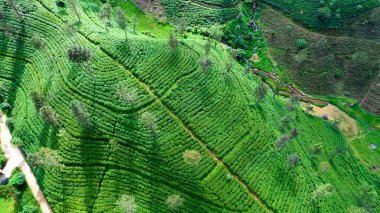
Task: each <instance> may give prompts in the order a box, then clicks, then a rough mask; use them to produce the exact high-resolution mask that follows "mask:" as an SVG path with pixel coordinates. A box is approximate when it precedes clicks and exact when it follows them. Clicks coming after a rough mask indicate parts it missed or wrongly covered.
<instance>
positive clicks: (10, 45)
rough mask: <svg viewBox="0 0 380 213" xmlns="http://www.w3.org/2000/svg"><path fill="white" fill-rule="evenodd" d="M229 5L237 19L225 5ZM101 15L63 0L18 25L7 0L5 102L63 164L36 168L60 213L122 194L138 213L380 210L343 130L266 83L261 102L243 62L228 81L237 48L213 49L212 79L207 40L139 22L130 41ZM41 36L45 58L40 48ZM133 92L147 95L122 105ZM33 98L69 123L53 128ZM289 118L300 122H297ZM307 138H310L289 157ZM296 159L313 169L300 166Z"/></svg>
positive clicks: (0, 51) (2, 42)
mask: <svg viewBox="0 0 380 213" xmlns="http://www.w3.org/2000/svg"><path fill="white" fill-rule="evenodd" d="M65 2H66V1H65ZM173 2H179V3H178V4H183V5H186V7H183V5H181V6H180V8H182V9H184V10H185V9H186V10H190V7H192V6H191V5H193V6H194V5H195V4H197V6H196V7H195V6H194V7H195V9H194V11H196V10H198V9H199V8H200V6H199V5H213V6H212V7H211V6H210V7H209V8H211V9H209V10H210V11H211V10H212V11H216V10H217V11H219V12H221V11H223V12H221V13H223V15H222V16H223V17H225V20H226V19H228V18H229V17H233V15H232V14H236V12H237V11H236V9H231V8H233V7H234V6H231V7H230V5H236V4H237V2H236V1H228V2H227V3H226V1H193V2H188V1H167V3H166V4H167V5H169V6H168V7H169V10H170V7H171V6H170V5H172V4H173ZM162 3H163V4H165V2H164V1H162ZM224 4H227V5H228V6H229V7H230V9H228V11H224V9H223V10H219V9H218V8H219V6H220V5H224ZM100 6H101V5H100V1H99V2H98V1H94V2H90V3H88V1H80V4H79V5H78V11H77V13H78V14H81V15H80V17H81V18H80V23H79V22H77V19H78V18H77V14H76V13H75V12H74V10H73V8H72V6H71V5H70V4H69V3H68V2H66V3H65V6H64V7H61V8H60V7H58V6H57V4H56V2H55V1H51V0H32V1H31V0H20V1H17V7H18V8H19V11H22V15H21V17H19V16H18V15H17V14H15V10H14V9H12V8H11V7H9V6H8V5H7V4H6V2H5V1H4V0H0V8H2V10H3V11H4V17H6V18H3V19H1V20H0V21H1V28H2V30H1V31H0V64H1V68H0V69H1V72H0V86H1V89H2V91H3V93H4V98H3V99H4V100H1V101H3V102H5V103H8V104H9V105H10V106H11V108H8V107H7V105H2V106H3V110H6V111H7V112H8V114H9V115H10V116H11V117H12V122H10V123H11V126H12V129H13V131H12V135H13V137H14V138H15V139H14V142H15V143H18V144H19V145H20V146H21V148H22V149H23V151H24V152H25V153H26V155H27V156H31V155H32V154H33V153H36V152H37V151H38V150H40V149H41V148H42V147H48V148H50V149H54V150H57V151H58V153H59V155H60V157H61V158H62V159H61V163H62V164H63V165H64V166H63V167H62V169H61V170H60V171H57V170H56V169H51V168H36V169H35V170H34V172H35V174H36V176H37V178H38V180H39V182H40V185H41V186H42V190H43V192H44V194H45V195H46V197H47V200H48V201H49V203H50V205H51V206H52V208H53V210H54V212H121V211H120V209H119V207H118V205H117V204H118V200H119V199H120V197H121V196H122V195H131V196H134V198H135V201H136V204H137V206H138V207H137V212H175V211H180V212H347V211H349V210H352V209H356V208H359V207H366V208H368V209H370V210H372V211H373V212H378V211H380V205H379V204H380V203H379V200H377V199H372V197H371V196H372V194H371V196H367V194H366V193H368V192H371V193H373V192H377V193H380V189H379V187H380V185H379V173H373V172H372V171H371V170H370V168H369V166H368V165H363V164H362V163H361V162H360V161H359V160H358V159H357V158H356V157H355V155H354V153H353V151H352V150H351V149H350V148H349V146H348V145H347V143H348V141H347V139H346V138H345V137H344V136H343V135H342V134H341V132H340V131H339V130H338V129H337V128H336V127H335V126H334V125H333V124H331V123H329V122H327V121H325V120H323V119H321V118H318V117H314V116H312V115H309V114H308V113H306V112H304V111H303V110H302V109H301V108H300V107H296V109H295V110H294V111H291V112H289V111H288V109H287V108H289V107H288V102H289V100H288V99H286V98H284V97H281V96H275V97H274V95H273V93H272V91H271V90H270V89H269V88H267V86H265V88H267V90H268V95H267V96H266V98H265V99H264V100H263V102H261V103H257V101H256V96H255V94H254V91H255V89H256V88H257V86H258V85H259V84H260V81H259V79H258V78H256V77H254V76H253V75H251V74H250V73H247V72H246V71H245V69H244V67H243V66H242V65H240V64H238V63H237V62H233V64H232V68H231V70H230V71H229V69H227V65H226V62H228V61H229V58H230V54H229V52H228V50H227V48H226V47H225V46H223V45H220V44H216V45H212V46H211V51H210V56H209V58H210V60H211V61H212V66H211V68H210V69H209V70H208V71H203V70H202V68H201V66H200V61H201V60H203V59H204V57H205V50H204V45H205V44H206V38H204V37H201V36H198V35H189V36H188V38H187V39H183V38H181V39H180V40H181V41H180V42H179V45H178V47H177V48H174V49H172V48H170V47H169V45H168V35H167V34H166V33H167V32H169V31H170V29H171V28H170V27H169V26H162V27H163V30H162V31H160V30H157V31H156V34H157V35H158V36H152V35H150V36H149V34H147V33H145V34H143V32H142V31H141V29H142V28H143V27H142V26H141V25H140V27H137V32H135V33H134V32H133V27H132V25H131V24H130V23H129V24H128V27H127V41H126V39H125V35H124V32H123V30H121V29H119V27H118V25H117V23H116V20H115V14H116V12H115V10H113V12H112V15H111V17H112V18H111V21H110V24H109V26H108V27H106V26H105V24H104V23H103V21H102V20H100V19H99V15H98V14H99V11H100V9H99V7H100ZM124 6H125V5H124ZM123 8H124V9H125V10H130V8H127V7H123ZM196 8H198V9H196ZM215 8H217V9H215ZM201 11H202V12H199V13H198V12H194V13H193V16H186V17H185V16H183V17H184V18H186V19H187V18H188V19H189V20H190V19H191V20H196V18H195V17H197V18H198V17H200V18H199V19H198V20H199V21H200V22H204V21H205V19H203V18H202V17H206V15H205V16H202V15H200V14H202V13H204V14H210V11H208V10H206V9H205V10H201ZM126 12H127V15H128V16H127V18H128V19H131V16H130V15H129V14H130V11H126ZM217 13H218V12H217ZM221 13H219V14H218V16H221ZM230 14H231V16H230ZM177 15H178V16H181V13H179V14H177ZM211 15H213V14H212V13H211ZM137 19H138V22H139V23H142V22H143V21H144V20H147V18H146V17H144V16H143V15H142V14H137ZM169 19H170V15H169ZM173 19H174V17H173ZM149 23H150V24H152V26H153V25H154V27H157V28H159V27H160V26H161V25H160V24H159V23H156V22H154V21H152V22H149ZM154 27H152V29H155V28H154ZM152 31H154V30H152ZM153 33H154V32H153ZM36 36H37V37H39V38H41V39H42V41H43V43H44V45H43V48H42V49H37V48H35V45H34V46H33V45H32V38H33V37H34V38H36ZM154 37H157V38H154ZM74 45H77V46H81V47H83V48H86V49H87V50H89V51H90V53H91V59H90V60H89V62H88V63H84V64H81V65H79V64H76V63H73V62H71V61H70V60H69V58H68V50H69V49H70V48H71V47H72V46H74ZM87 65H88V66H87ZM90 73H93V77H94V80H93V79H92V77H91V74H90ZM120 87H123V88H125V90H126V91H129V92H132V93H128V94H134V95H133V97H134V98H130V97H129V101H125V100H122V99H121V98H120V96H119V94H118V92H119V90H118V88H120ZM32 92H35V93H34V94H39V95H40V96H42V97H43V98H44V101H43V102H42V104H43V106H45V107H51V112H53V113H54V114H56V116H55V117H57V121H58V122H57V123H55V124H54V125H51V124H49V123H48V122H46V119H45V120H43V119H42V118H41V116H40V114H41V108H40V112H38V111H37V110H36V107H35V104H36V101H35V98H34V100H33V98H32V96H33V95H31V93H32ZM132 99H133V100H132ZM76 103H77V104H76ZM78 103H79V104H78ZM73 109H74V110H73ZM73 111H74V112H76V113H73ZM76 114H77V115H76ZM78 114H79V116H78ZM284 117H289V118H291V121H290V122H289V123H287V124H284V123H286V122H284ZM78 118H79V119H78ZM53 123H54V122H53ZM294 128H297V130H298V132H299V135H298V136H297V134H295V135H294V136H295V138H294V139H292V140H290V141H288V142H287V145H286V146H285V147H283V148H281V149H280V148H278V141H279V139H280V138H281V137H283V136H288V135H289V134H290V132H292V129H294ZM376 131H377V130H376ZM293 133H294V130H293ZM374 138H375V139H376V138H377V136H374ZM188 150H196V151H198V152H199V153H200V154H201V160H200V162H199V164H196V165H188V164H187V163H186V162H185V161H184V157H183V156H184V153H186V151H188ZM316 150H318V151H316ZM295 155H297V156H298V158H299V161H300V162H299V164H298V165H297V166H291V165H289V161H291V159H292V156H295ZM30 163H31V162H30ZM366 184H369V186H368V185H366ZM371 187H373V188H374V189H373V190H370V189H371ZM170 195H180V196H181V198H183V205H182V206H180V207H179V209H178V210H173V209H172V208H170V207H169V206H168V204H167V203H168V201H167V198H168V197H169V196H170ZM21 208H22V207H21Z"/></svg>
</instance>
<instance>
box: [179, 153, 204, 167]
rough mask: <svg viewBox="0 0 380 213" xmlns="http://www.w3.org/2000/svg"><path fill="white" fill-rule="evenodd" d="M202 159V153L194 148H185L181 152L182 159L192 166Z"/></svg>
mask: <svg viewBox="0 0 380 213" xmlns="http://www.w3.org/2000/svg"><path fill="white" fill-rule="evenodd" d="M201 159H202V155H201V154H200V153H199V152H198V151H196V150H186V151H185V152H184V153H183V160H184V161H185V163H186V164H188V165H191V166H194V165H196V164H198V163H199V162H200V161H201Z"/></svg>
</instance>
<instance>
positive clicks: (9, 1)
mask: <svg viewBox="0 0 380 213" xmlns="http://www.w3.org/2000/svg"><path fill="white" fill-rule="evenodd" d="M7 5H8V6H10V7H11V8H12V10H13V12H14V13H15V14H16V16H17V17H18V18H19V19H20V20H21V21H22V20H23V19H24V17H23V14H22V11H21V10H20V6H19V5H18V4H17V1H16V0H7Z"/></svg>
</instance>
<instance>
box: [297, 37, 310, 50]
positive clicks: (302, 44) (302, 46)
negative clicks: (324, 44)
mask: <svg viewBox="0 0 380 213" xmlns="http://www.w3.org/2000/svg"><path fill="white" fill-rule="evenodd" d="M306 45H307V42H306V40H305V39H304V38H300V39H297V41H296V46H297V48H298V49H305V48H306Z"/></svg>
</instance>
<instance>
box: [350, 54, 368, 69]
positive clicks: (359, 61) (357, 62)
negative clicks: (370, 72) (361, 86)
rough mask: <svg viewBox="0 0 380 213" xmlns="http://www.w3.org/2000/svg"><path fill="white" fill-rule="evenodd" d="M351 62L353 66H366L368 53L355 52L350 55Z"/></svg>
mask: <svg viewBox="0 0 380 213" xmlns="http://www.w3.org/2000/svg"><path fill="white" fill-rule="evenodd" d="M351 60H352V63H353V64H354V66H366V65H367V64H368V60H369V57H368V53H367V52H363V51H357V52H355V53H354V54H352V55H351Z"/></svg>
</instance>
